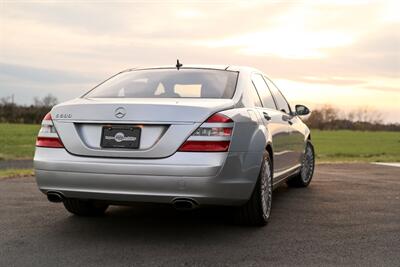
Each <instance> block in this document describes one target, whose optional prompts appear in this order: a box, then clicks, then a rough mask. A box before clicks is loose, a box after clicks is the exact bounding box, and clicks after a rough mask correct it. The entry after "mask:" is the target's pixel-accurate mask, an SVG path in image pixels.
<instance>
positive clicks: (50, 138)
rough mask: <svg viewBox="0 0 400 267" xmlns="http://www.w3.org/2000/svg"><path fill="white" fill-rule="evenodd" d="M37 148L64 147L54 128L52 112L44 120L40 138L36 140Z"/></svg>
mask: <svg viewBox="0 0 400 267" xmlns="http://www.w3.org/2000/svg"><path fill="white" fill-rule="evenodd" d="M36 146H37V147H51V148H62V147H64V145H63V143H62V142H61V140H60V137H59V136H58V134H57V131H56V128H55V127H54V124H53V120H52V119H51V114H50V112H49V113H47V114H46V116H44V118H43V121H42V127H41V128H40V131H39V134H38V138H37V139H36Z"/></svg>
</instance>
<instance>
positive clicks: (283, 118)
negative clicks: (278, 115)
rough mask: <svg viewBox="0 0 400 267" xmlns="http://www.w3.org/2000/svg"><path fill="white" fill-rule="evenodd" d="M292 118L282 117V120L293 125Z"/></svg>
mask: <svg viewBox="0 0 400 267" xmlns="http://www.w3.org/2000/svg"><path fill="white" fill-rule="evenodd" d="M291 119H292V117H291V116H289V115H282V120H283V121H287V123H289V124H290V125H292V124H293V122H292V121H291Z"/></svg>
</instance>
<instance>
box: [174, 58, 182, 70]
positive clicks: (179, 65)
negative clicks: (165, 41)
mask: <svg viewBox="0 0 400 267" xmlns="http://www.w3.org/2000/svg"><path fill="white" fill-rule="evenodd" d="M182 66H183V65H182V64H181V63H179V59H177V60H176V65H175V67H176V69H177V70H179V69H180V68H181V67H182Z"/></svg>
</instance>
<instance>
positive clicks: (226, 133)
mask: <svg viewBox="0 0 400 267" xmlns="http://www.w3.org/2000/svg"><path fill="white" fill-rule="evenodd" d="M232 131H233V120H232V119H231V118H229V117H227V116H225V115H222V114H219V113H216V114H214V115H212V116H211V117H210V118H208V119H207V120H206V121H205V122H204V123H203V124H202V125H200V127H199V128H198V129H197V130H196V131H194V133H193V134H192V135H191V136H190V137H189V138H188V139H187V140H186V142H185V143H183V144H182V145H181V147H180V148H179V150H178V151H181V152H226V151H228V149H229V145H230V142H231V136H232Z"/></svg>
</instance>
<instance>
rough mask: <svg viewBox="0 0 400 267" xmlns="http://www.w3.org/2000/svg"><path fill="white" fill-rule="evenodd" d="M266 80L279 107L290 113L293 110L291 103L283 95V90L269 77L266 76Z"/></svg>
mask: <svg viewBox="0 0 400 267" xmlns="http://www.w3.org/2000/svg"><path fill="white" fill-rule="evenodd" d="M265 81H266V82H267V84H268V87H269V89H271V92H272V94H273V95H274V98H275V100H276V105H277V106H278V109H279V110H280V111H283V112H285V113H290V111H291V110H290V107H289V104H288V102H287V101H286V99H285V97H284V96H283V95H282V93H281V91H279V89H278V87H276V86H275V84H274V83H273V82H272V81H271V80H270V79H268V78H267V77H265Z"/></svg>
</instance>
